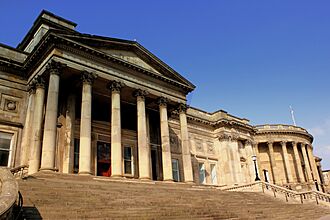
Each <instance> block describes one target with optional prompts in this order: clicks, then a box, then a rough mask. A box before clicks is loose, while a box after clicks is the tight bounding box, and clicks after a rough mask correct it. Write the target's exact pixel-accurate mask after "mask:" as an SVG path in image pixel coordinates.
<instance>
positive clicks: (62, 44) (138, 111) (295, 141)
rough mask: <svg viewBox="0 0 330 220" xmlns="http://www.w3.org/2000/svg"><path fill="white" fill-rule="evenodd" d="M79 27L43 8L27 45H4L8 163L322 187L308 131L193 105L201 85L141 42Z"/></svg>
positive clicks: (2, 118)
mask: <svg viewBox="0 0 330 220" xmlns="http://www.w3.org/2000/svg"><path fill="white" fill-rule="evenodd" d="M75 27H76V24H75V23H73V22H71V21H68V20H66V19H63V18H61V17H58V16H56V15H54V14H52V13H49V12H47V11H42V13H41V14H40V15H39V17H38V18H37V19H36V21H35V22H34V24H33V26H32V28H31V29H30V31H29V32H28V33H27V35H26V36H25V37H24V39H23V40H22V42H21V43H20V44H19V45H18V46H17V48H12V47H10V46H6V45H2V44H1V45H0V98H1V99H0V143H1V145H0V148H1V157H0V158H1V161H0V162H1V165H2V166H8V167H14V166H18V165H28V166H29V167H28V173H29V174H34V173H36V172H39V171H54V172H55V171H57V172H61V173H77V174H80V175H83V174H90V175H95V176H107V177H113V178H115V177H117V178H138V179H148V180H149V179H150V180H164V181H173V180H174V181H182V182H196V183H197V184H213V185H233V184H243V183H248V182H253V181H255V179H256V174H257V175H258V177H260V178H261V179H262V180H264V181H268V182H271V183H275V184H278V185H290V186H291V187H296V188H297V189H299V188H302V187H305V188H311V187H314V186H316V185H315V181H316V182H317V183H318V186H319V184H321V183H322V182H321V181H322V180H321V178H320V169H318V167H317V164H316V161H315V157H314V155H313V146H312V142H313V137H312V136H311V135H310V134H309V133H308V132H307V131H306V130H305V129H303V128H300V127H296V126H291V125H261V126H253V125H250V124H249V120H247V119H242V118H239V117H236V116H233V115H230V114H228V113H227V112H225V111H222V110H220V111H217V112H214V113H207V112H205V111H202V110H199V109H196V108H193V107H188V106H187V105H186V96H187V94H188V93H190V92H192V91H193V90H194V88H195V86H194V85H193V84H192V83H191V82H189V81H188V80H187V79H185V78H184V77H182V76H181V75H180V74H179V73H177V72H176V71H175V70H173V69H172V68H171V67H169V66H168V65H167V64H165V63H164V62H162V61H161V60H159V59H158V58H157V57H156V56H155V55H153V54H152V53H150V52H149V51H148V50H147V49H145V48H144V47H143V46H141V45H140V44H139V43H137V42H135V41H129V40H122V39H114V38H108V37H101V36H95V35H89V34H82V33H79V32H77V31H76V30H75ZM254 156H255V157H254ZM253 158H254V159H255V161H256V163H254V160H253Z"/></svg>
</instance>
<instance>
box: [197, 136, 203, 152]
mask: <svg viewBox="0 0 330 220" xmlns="http://www.w3.org/2000/svg"><path fill="white" fill-rule="evenodd" d="M195 146H196V151H197V152H204V147H203V141H202V139H200V138H195Z"/></svg>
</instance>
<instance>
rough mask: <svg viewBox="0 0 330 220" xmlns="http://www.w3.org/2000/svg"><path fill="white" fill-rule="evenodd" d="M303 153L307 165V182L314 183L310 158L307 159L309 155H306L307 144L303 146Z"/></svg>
mask: <svg viewBox="0 0 330 220" xmlns="http://www.w3.org/2000/svg"><path fill="white" fill-rule="evenodd" d="M301 152H302V155H303V158H304V164H305V170H306V173H307V182H312V181H313V177H312V174H311V168H310V165H309V161H308V157H307V153H306V144H303V143H302V144H301Z"/></svg>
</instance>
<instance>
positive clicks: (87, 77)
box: [81, 71, 97, 84]
mask: <svg viewBox="0 0 330 220" xmlns="http://www.w3.org/2000/svg"><path fill="white" fill-rule="evenodd" d="M96 78H97V75H96V74H95V73H91V72H87V71H82V72H81V80H82V81H83V83H88V84H93V82H94V80H95V79H96Z"/></svg>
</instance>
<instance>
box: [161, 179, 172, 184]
mask: <svg viewBox="0 0 330 220" xmlns="http://www.w3.org/2000/svg"><path fill="white" fill-rule="evenodd" d="M163 182H167V183H174V180H173V179H164V180H163Z"/></svg>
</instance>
